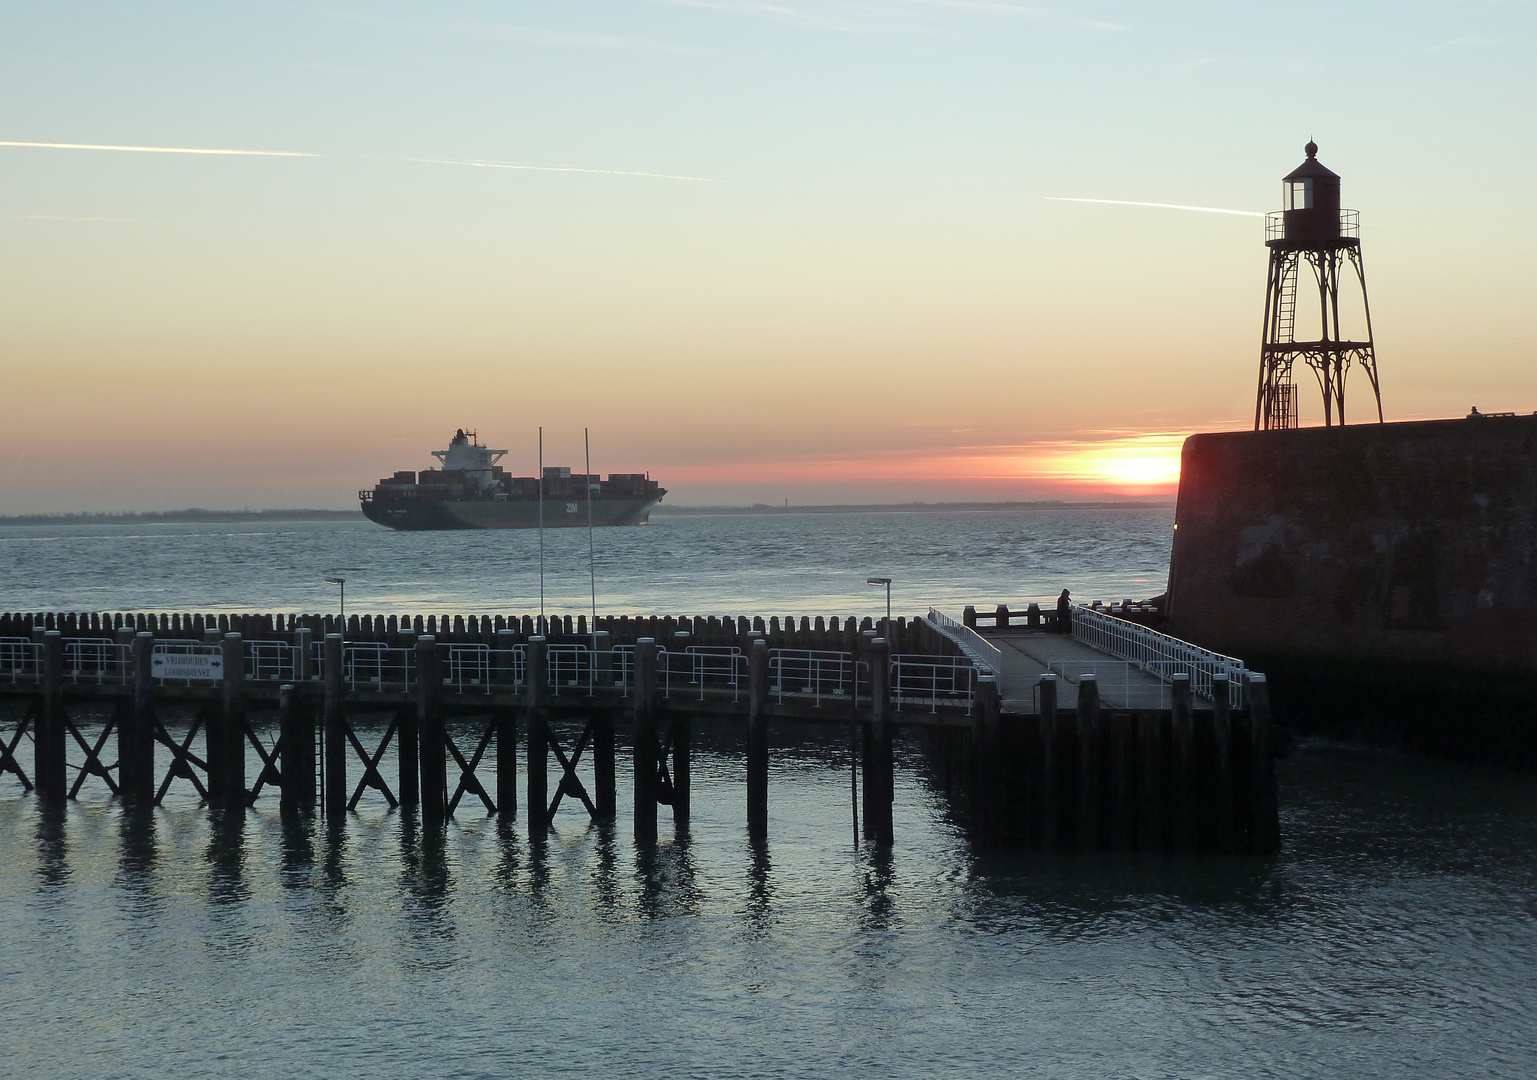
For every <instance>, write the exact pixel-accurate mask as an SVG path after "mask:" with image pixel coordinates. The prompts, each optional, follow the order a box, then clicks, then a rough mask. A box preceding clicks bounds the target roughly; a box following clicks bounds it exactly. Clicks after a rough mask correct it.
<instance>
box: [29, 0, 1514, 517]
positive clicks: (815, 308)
mask: <svg viewBox="0 0 1537 1080" xmlns="http://www.w3.org/2000/svg"><path fill="white" fill-rule="evenodd" d="M1534 29H1537V5H1534V4H1533V3H1531V2H1529V0H1520V2H1515V0H1511V2H1499V0H1483V2H1453V0H1443V2H1425V3H1414V2H1407V3H1381V2H1379V3H1372V4H1361V3H1348V2H1346V3H1339V2H1336V3H1329V4H1311V3H1289V4H1272V3H1267V4H1247V3H1146V2H1144V3H1133V2H1113V0H1111V2H1096V3H1043V4H1027V3H1015V2H1012V0H775V2H758V0H602V2H600V0H566V2H563V3H560V4H551V3H545V4H534V3H519V2H501V3H492V2H463V0H440V2H437V3H433V4H421V3H407V2H389V0H374V2H370V3H366V4H364V3H352V2H349V0H337V2H334V3H327V4H316V5H309V4H304V5H300V4H285V3H278V2H271V0H263V2H260V3H245V2H232V0H224V2H219V0H202V2H198V3H192V2H186V3H71V2H68V0H64V2H56V3H50V4H27V3H19V2H16V0H3V2H0V102H3V108H0V143H3V144H6V145H0V468H3V471H0V514H16V513H37V512H55V511H122V510H150V509H170V508H179V507H187V506H202V507H209V508H241V507H251V508H258V507H338V508H339V507H345V506H349V505H356V501H355V493H356V491H357V490H358V489H359V488H363V487H369V486H372V484H373V483H374V482H375V481H376V480H377V479H378V478H379V477H381V476H385V475H388V474H390V473H392V472H394V471H395V470H397V469H420V468H425V467H427V466H429V465H431V464H432V463H433V462H432V459H431V458H430V456H429V452H430V451H432V450H435V449H443V448H444V447H446V446H447V442H448V439H449V437H450V436H451V434H452V433H453V431H454V429H456V428H459V427H464V428H467V429H474V430H477V431H478V432H479V434H480V437H481V440H482V441H483V442H485V443H487V444H489V445H491V446H494V447H496V448H498V449H500V448H507V449H508V450H509V451H510V453H509V455H508V457H507V459H506V460H505V462H504V464H505V465H507V466H508V467H509V468H510V469H511V470H512V471H513V472H514V473H517V474H531V473H532V472H533V469H534V467H535V463H536V460H537V459H536V448H537V446H538V429H539V428H540V427H543V429H544V442H545V461H546V463H548V464H570V465H573V466H578V467H580V465H581V464H582V439H583V430H584V429H588V430H590V433H591V444H592V466H593V469H594V470H595V471H600V472H604V473H607V472H610V471H617V472H638V471H649V472H650V473H651V475H652V476H653V477H654V478H656V479H659V480H660V481H662V483H663V484H664V486H666V487H667V488H668V489H669V491H670V495H669V496H668V501H669V502H675V503H679V504H682V505H706V504H746V503H752V502H768V503H779V502H782V501H785V500H788V501H790V502H791V503H836V502H911V501H949V500H974V499H998V500H1012V499H1104V498H1151V499H1157V498H1167V497H1168V496H1169V495H1170V494H1172V492H1173V490H1174V487H1175V485H1176V484H1177V479H1178V451H1179V446H1180V442H1181V440H1182V439H1183V438H1184V437H1185V436H1186V435H1188V434H1190V433H1192V432H1196V431H1209V430H1226V429H1243V428H1248V427H1250V426H1251V425H1252V422H1253V411H1254V394H1255V384H1256V378H1257V373H1258V352H1259V338H1260V329H1261V318H1262V305H1263V299H1264V296H1263V293H1264V281H1265V266H1266V262H1265V260H1266V249H1265V247H1264V244H1263V223H1262V221H1261V219H1260V218H1258V217H1255V216H1252V215H1253V214H1257V213H1261V212H1264V211H1268V210H1274V209H1278V208H1279V206H1280V197H1281V185H1280V178H1281V177H1282V176H1283V175H1285V174H1286V173H1287V172H1289V171H1290V170H1291V169H1292V168H1294V167H1295V166H1296V165H1297V164H1299V163H1300V162H1301V161H1302V159H1303V152H1302V145H1303V144H1304V143H1305V142H1307V141H1308V139H1309V138H1312V139H1315V140H1316V141H1317V143H1318V145H1319V148H1320V149H1319V159H1320V160H1321V161H1323V162H1324V163H1325V164H1326V165H1328V166H1329V167H1330V168H1332V169H1333V170H1334V171H1335V172H1338V173H1340V174H1341V176H1342V177H1343V192H1344V203H1345V205H1346V206H1349V207H1354V208H1359V210H1360V211H1361V221H1362V230H1361V237H1362V251H1363V256H1364V260H1365V266H1366V270H1367V280H1368V285H1369V287H1370V290H1371V303H1372V320H1373V326H1374V330H1375V333H1376V341H1377V350H1378V367H1379V372H1380V375H1381V382H1382V391H1383V406H1384V410H1385V412H1386V415H1387V417H1388V419H1390V420H1404V419H1419V418H1428V417H1441V416H1459V415H1463V414H1465V413H1466V412H1467V410H1468V408H1469V406H1472V405H1476V406H1478V407H1479V408H1480V409H1481V410H1482V411H1485V412H1492V411H1509V410H1514V411H1529V410H1533V409H1537V392H1534V387H1533V383H1532V370H1533V364H1532V361H1533V358H1534V357H1533V353H1534V349H1533V342H1534V336H1537V335H1534V330H1537V304H1534V303H1533V301H1532V296H1533V293H1534V291H1537V290H1534V286H1537V270H1534V265H1537V263H1534V260H1533V259H1532V257H1531V253H1532V251H1533V250H1534V247H1537V202H1534V200H1533V199H1532V198H1531V184H1532V177H1533V175H1534V174H1537V115H1534V114H1537V63H1533V62H1532V57H1533V55H1534ZM12 144H28V145H12ZM35 144H54V145H35ZM60 144H67V145H60ZM73 147H120V148H122V147H127V148H141V149H79V148H73ZM143 148H154V149H155V150H156V151H157V152H148V151H147V150H146V149H143ZM166 150H170V151H180V150H239V151H251V152H252V153H241V154H230V153H220V154H209V153H184V152H158V151H166ZM1073 200H1107V201H1103V202H1089V201H1073ZM1138 202H1141V203H1163V204H1173V205H1178V206H1186V207H1204V208H1212V209H1226V210H1239V211H1247V212H1249V213H1248V214H1247V215H1246V214H1221V213H1209V212H1202V211H1200V210H1188V209H1187V210H1178V209H1168V208H1162V207H1157V206H1134V205H1123V204H1125V203H1138ZM1299 381H1302V380H1300V379H1299ZM1300 395H1301V402H1302V419H1303V422H1304V423H1306V424H1312V423H1319V422H1321V418H1322V407H1321V400H1320V396H1319V393H1318V391H1317V390H1316V388H1315V387H1313V386H1312V385H1310V384H1308V383H1305V382H1304V383H1303V385H1302V386H1301V387H1300ZM1347 404H1348V406H1349V407H1350V408H1351V410H1352V413H1351V415H1352V418H1362V417H1364V416H1365V414H1366V412H1367V411H1368V409H1369V406H1370V398H1369V390H1368V387H1367V384H1366V383H1365V381H1364V380H1362V379H1359V378H1353V379H1352V380H1351V382H1350V384H1349V390H1348V393H1347Z"/></svg>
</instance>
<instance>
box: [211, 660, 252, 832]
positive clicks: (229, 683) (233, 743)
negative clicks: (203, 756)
mask: <svg viewBox="0 0 1537 1080" xmlns="http://www.w3.org/2000/svg"><path fill="white" fill-rule="evenodd" d="M219 651H220V653H221V657H222V659H223V661H224V685H223V687H222V691H223V692H222V693H221V694H220V696H219V705H220V708H219V717H218V723H219V725H220V726H221V727H222V728H223V733H222V734H221V735H220V738H219V742H220V749H221V750H222V751H223V761H222V763H221V764H222V769H220V771H221V772H222V773H223V777H224V794H223V800H224V803H225V805H226V806H229V807H234V808H241V809H243V808H244V807H245V804H246V782H245V712H244V710H245V702H244V701H243V699H242V690H241V687H242V684H243V683H244V682H245V642H244V641H243V640H241V637H240V635H239V634H236V633H228V634H225V635H224V638H223V640H222V641H220V643H219ZM208 770H209V781H210V782H209V786H208V794H209V795H210V796H211V797H212V796H213V783H212V780H213V773H214V771H215V766H214V763H213V761H209V763H208ZM214 801H217V798H215V799H214Z"/></svg>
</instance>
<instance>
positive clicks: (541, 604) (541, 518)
mask: <svg viewBox="0 0 1537 1080" xmlns="http://www.w3.org/2000/svg"><path fill="white" fill-rule="evenodd" d="M539 633H541V634H543V633H544V428H543V427H541V428H540V429H539Z"/></svg>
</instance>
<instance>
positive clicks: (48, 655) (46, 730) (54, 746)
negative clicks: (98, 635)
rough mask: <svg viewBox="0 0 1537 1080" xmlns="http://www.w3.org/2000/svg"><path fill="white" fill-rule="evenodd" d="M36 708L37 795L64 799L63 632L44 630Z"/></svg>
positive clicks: (35, 763) (47, 798)
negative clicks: (40, 697) (40, 693)
mask: <svg viewBox="0 0 1537 1080" xmlns="http://www.w3.org/2000/svg"><path fill="white" fill-rule="evenodd" d="M41 704H42V708H41V709H40V710H39V711H38V715H37V726H36V728H35V732H36V734H35V735H34V738H35V740H36V742H35V749H34V751H33V755H34V756H33V762H34V764H33V773H34V775H33V778H32V779H33V783H34V785H35V786H36V788H37V795H38V798H40V799H43V800H45V801H50V802H63V801H64V798H65V796H66V795H67V794H68V792H69V786H68V783H67V781H66V778H65V752H64V734H65V727H64V635H63V634H62V633H60V632H59V631H58V630H47V631H44V633H43V700H42V703H41Z"/></svg>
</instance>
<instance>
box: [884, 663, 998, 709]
mask: <svg viewBox="0 0 1537 1080" xmlns="http://www.w3.org/2000/svg"><path fill="white" fill-rule="evenodd" d="M976 689H977V668H976V665H974V664H973V663H972V662H971V658H970V657H965V656H927V655H923V654H918V653H897V654H893V655H892V657H891V698H892V703H893V705H894V707H895V708H896V710H897V711H898V712H901V711H903V707H904V706H927V707H928V710H929V712H938V711H939V707H940V706H941V705H964V706H965V707H966V711H967V712H968V713H970V712H971V709H972V705H973V704H974V702H975V701H976Z"/></svg>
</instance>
